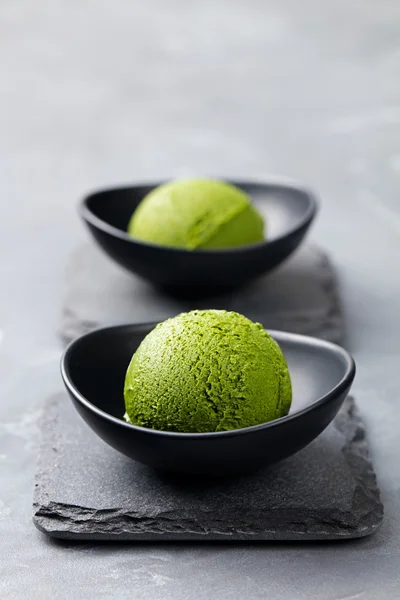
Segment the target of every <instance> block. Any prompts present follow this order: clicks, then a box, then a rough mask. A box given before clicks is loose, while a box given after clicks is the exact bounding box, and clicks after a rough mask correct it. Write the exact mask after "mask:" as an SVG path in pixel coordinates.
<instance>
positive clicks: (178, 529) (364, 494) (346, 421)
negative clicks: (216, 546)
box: [33, 399, 383, 542]
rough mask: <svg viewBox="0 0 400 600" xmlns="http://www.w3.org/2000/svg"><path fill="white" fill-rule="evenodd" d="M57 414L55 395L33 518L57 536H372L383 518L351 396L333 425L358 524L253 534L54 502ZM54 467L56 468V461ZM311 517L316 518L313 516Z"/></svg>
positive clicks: (47, 414)
mask: <svg viewBox="0 0 400 600" xmlns="http://www.w3.org/2000/svg"><path fill="white" fill-rule="evenodd" d="M57 418H58V408H57V403H56V401H55V400H54V399H53V400H50V401H49V402H48V403H47V405H46V408H45V411H44V415H43V417H42V421H41V429H42V432H43V443H42V448H41V452H40V458H39V464H38V470H37V475H36V483H35V494H34V515H33V522H34V524H35V526H36V527H37V528H38V529H39V531H41V532H43V533H45V534H47V535H48V536H50V537H53V538H59V539H65V540H82V541H102V540H103V541H104V540H106V541H113V540H114V541H205V542H207V541H234V542H236V541H318V540H319V541H327V540H332V541H333V540H349V539H353V538H359V537H364V536H367V535H370V534H372V533H374V532H375V531H376V530H377V529H378V528H379V527H380V525H381V523H382V519H383V505H382V503H381V501H380V494H379V489H378V487H377V484H376V476H375V473H374V471H373V466H372V463H371V460H370V458H369V453H368V447H367V441H366V431H365V427H364V424H363V422H362V420H361V418H360V416H359V413H358V410H357V407H356V405H355V403H354V401H353V400H352V399H350V400H349V401H348V402H347V405H346V411H345V413H344V414H343V413H342V415H341V416H340V417H337V419H336V420H335V425H336V426H337V427H338V428H339V430H340V431H341V432H342V433H343V434H344V435H345V437H346V439H347V443H346V444H345V445H344V447H343V449H342V452H343V454H344V455H345V457H346V459H348V460H347V462H348V464H349V466H350V469H351V471H352V473H353V476H354V477H355V479H356V481H357V483H358V485H357V487H356V491H355V496H354V499H355V500H356V499H357V505H358V504H359V503H360V502H361V504H362V511H361V513H359V514H357V522H356V524H355V526H354V527H351V528H350V527H346V528H343V526H342V525H341V523H340V515H337V517H338V518H337V522H336V523H333V522H331V523H328V522H327V523H324V522H322V521H321V520H320V521H319V522H318V531H314V532H313V531H310V523H307V520H306V521H305V522H304V523H298V522H296V523H292V524H291V526H290V527H287V528H279V529H277V530H273V529H265V530H262V531H254V532H252V533H249V532H245V531H240V530H237V529H236V530H235V528H232V530H231V531H230V532H229V531H228V532H227V531H225V532H224V533H221V531H220V530H221V527H214V529H213V528H212V526H211V527H210V526H209V525H208V526H207V523H206V522H205V523H203V524H201V523H199V522H198V521H194V520H193V519H192V520H191V521H188V522H186V523H185V522H183V525H185V524H186V526H187V528H186V530H185V529H183V527H182V522H181V523H180V524H178V525H177V524H176V523H175V531H174V530H173V529H174V523H173V522H170V523H167V521H164V522H163V519H162V518H160V517H158V528H160V526H161V528H162V527H165V525H166V524H168V526H169V528H170V529H169V530H168V531H166V530H164V531H162V530H160V529H159V530H158V531H155V530H154V521H157V517H156V519H153V520H152V519H149V520H148V521H149V522H148V523H146V519H141V520H140V519H139V521H138V520H137V519H135V518H134V517H130V516H129V515H127V514H124V512H123V511H122V512H121V511H120V510H119V509H114V510H113V509H107V510H96V509H91V508H88V507H78V506H73V505H68V504H63V503H57V502H53V501H51V499H50V498H49V497H48V496H47V494H46V492H45V489H46V478H47V477H48V473H49V469H48V461H49V456H48V453H49V449H50V448H52V450H53V453H54V456H56V454H57V451H58V450H57V440H56V439H55V436H54V431H55V428H54V422H55V419H57ZM46 465H47V467H46V468H45V466H46ZM53 466H54V467H56V460H54V465H53ZM354 504H355V502H354ZM308 516H309V517H310V518H311V519H312V518H313V515H308ZM121 517H122V519H121ZM121 520H122V521H123V525H122V526H121ZM118 521H119V523H118ZM89 524H90V525H89ZM116 524H117V525H116ZM88 525H89V527H88ZM293 525H294V527H293ZM194 526H195V527H196V528H197V531H193V530H192V531H191V530H190V527H194ZM307 527H308V528H309V529H308V530H306V528H307ZM324 527H325V528H324ZM89 529H90V530H89ZM199 530H200V531H199Z"/></svg>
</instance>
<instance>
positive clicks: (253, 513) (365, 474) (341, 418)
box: [34, 394, 383, 541]
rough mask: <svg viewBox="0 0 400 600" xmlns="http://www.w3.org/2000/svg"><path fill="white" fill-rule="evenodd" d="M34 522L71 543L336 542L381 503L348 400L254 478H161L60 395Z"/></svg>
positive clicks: (359, 529)
mask: <svg viewBox="0 0 400 600" xmlns="http://www.w3.org/2000/svg"><path fill="white" fill-rule="evenodd" d="M42 432H43V446H42V450H41V456H40V461H39V467H38V472H37V477H36V486H35V499H34V523H35V525H36V526H37V527H38V529H40V530H41V531H43V532H45V533H47V534H48V535H50V536H53V537H58V538H65V539H71V540H135V541H139V540H152V541H155V540H193V541H194V540H204V541H214V540H232V541H233V540H235V541H236V540H276V541H278V540H338V539H349V538H355V537H361V536H365V535H368V534H371V533H373V532H374V531H376V529H377V528H378V527H379V525H380V523H381V520H382V516H383V508H382V504H381V502H380V499H379V491H378V488H377V486H376V478H375V474H374V471H373V467H372V463H371V461H370V459H369V456H368V447H367V441H366V436H365V429H364V425H363V422H362V421H361V419H360V416H359V414H358V412H357V409H356V406H355V404H354V401H353V400H352V399H351V398H348V399H347V400H346V401H345V404H344V406H343V408H342V410H341V411H340V413H339V415H338V416H337V417H336V419H335V421H334V422H333V423H332V424H331V425H330V426H329V427H328V429H327V430H326V431H325V432H324V433H323V434H322V435H321V436H320V437H319V438H318V439H317V440H315V441H314V442H313V443H312V444H311V445H310V446H308V447H307V448H305V449H304V450H302V451H301V452H299V453H298V454H297V455H295V456H293V457H291V458H290V459H287V460H286V461H284V462H282V463H280V464H278V465H275V466H274V467H272V468H270V469H268V470H265V471H261V472H259V473H257V474H255V475H251V476H246V477H241V478H237V479H232V480H214V481H205V480H202V481H199V480H191V479H182V478H178V477H176V478H174V477H171V476H169V477H166V476H165V475H160V474H158V473H156V472H155V471H153V470H151V469H149V468H148V467H145V466H142V465H140V464H139V463H135V462H133V461H131V460H129V459H127V458H125V457H124V456H122V455H120V454H118V453H117V452H115V451H114V450H112V449H111V448H109V447H108V446H107V445H106V444H104V443H103V442H102V441H100V440H99V439H98V438H97V437H96V436H95V435H94V434H93V433H92V432H91V431H90V430H89V429H88V427H87V426H86V425H85V424H84V422H83V421H82V420H81V419H80V418H79V417H78V415H77V414H76V413H75V410H74V409H73V407H72V405H71V402H70V400H69V399H68V397H67V396H66V395H64V394H60V395H58V396H56V397H54V398H52V399H50V400H49V401H48V403H47V405H46V407H45V413H44V417H43V420H42Z"/></svg>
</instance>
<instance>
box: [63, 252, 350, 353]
mask: <svg viewBox="0 0 400 600" xmlns="http://www.w3.org/2000/svg"><path fill="white" fill-rule="evenodd" d="M194 308H225V309H227V310H235V311H237V312H240V313H243V314H245V315H246V316H247V317H249V318H250V319H252V320H254V321H259V322H261V323H262V324H263V325H265V327H268V328H269V329H279V330H283V331H292V332H295V333H303V334H308V335H316V336H318V337H322V338H325V339H328V340H331V341H334V342H340V341H342V339H343V332H344V325H343V314H342V310H341V306H340V302H339V298H338V294H337V286H336V277H335V273H334V270H333V266H332V264H331V262H330V260H329V258H328V256H327V255H326V254H325V253H324V252H323V251H322V250H320V249H319V248H317V247H315V246H307V245H306V246H303V247H302V248H301V249H300V250H299V251H298V252H297V253H296V254H295V255H294V256H293V257H292V258H290V259H289V260H288V261H287V262H286V263H285V264H284V265H283V266H282V267H281V268H279V269H278V270H277V271H275V272H274V273H272V274H270V275H268V276H265V277H261V278H260V279H258V280H256V281H254V282H253V283H251V284H250V285H248V286H247V287H245V288H243V289H241V290H239V291H236V292H235V293H233V294H232V293H230V294H227V295H221V296H218V297H214V298H207V299H203V300H199V299H195V300H192V301H188V300H186V301H183V300H176V299H173V298H171V297H168V296H166V295H165V294H163V293H162V292H160V291H157V290H155V289H154V288H153V286H151V285H149V284H148V283H146V282H145V281H142V280H141V279H139V278H137V277H135V276H133V275H131V274H130V273H125V271H123V270H122V269H120V268H119V267H118V266H115V265H114V263H113V262H111V260H110V259H108V257H107V256H106V255H105V254H103V253H102V252H101V251H100V250H98V249H97V247H95V246H94V245H91V244H90V245H89V244H88V245H85V246H82V247H80V248H78V249H77V250H76V251H75V253H73V255H72V257H71V259H70V261H69V265H68V277H67V291H66V295H65V299H64V304H63V308H62V316H61V323H60V333H61V336H62V338H63V339H64V340H66V341H69V340H71V339H73V338H75V337H77V336H79V335H81V334H82V333H86V332H87V331H90V330H91V329H94V328H96V327H100V326H103V325H111V324H115V323H129V322H132V323H139V322H142V323H143V322H144V323H145V322H148V321H162V320H164V319H166V318H167V317H171V316H174V315H176V314H178V313H180V312H183V311H187V310H191V309H194Z"/></svg>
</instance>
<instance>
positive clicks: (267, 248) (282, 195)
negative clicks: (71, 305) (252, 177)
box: [79, 181, 316, 291]
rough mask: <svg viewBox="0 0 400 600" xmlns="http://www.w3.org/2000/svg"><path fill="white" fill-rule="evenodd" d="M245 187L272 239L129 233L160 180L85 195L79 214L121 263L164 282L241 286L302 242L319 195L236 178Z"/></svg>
mask: <svg viewBox="0 0 400 600" xmlns="http://www.w3.org/2000/svg"><path fill="white" fill-rule="evenodd" d="M232 183H234V184H235V185H237V186H238V187H240V188H242V189H243V190H245V191H246V192H247V193H248V194H250V196H251V197H252V199H253V202H254V204H255V205H256V206H257V207H258V209H259V210H260V211H261V213H263V214H264V216H265V217H266V221H267V237H268V241H266V242H262V243H258V244H252V245H249V246H242V247H240V248H231V249H226V250H184V249H177V248H167V247H165V246H158V245H155V244H149V243H146V242H141V241H140V240H137V239H134V238H132V237H131V236H129V235H128V234H127V233H126V229H127V226H128V222H129V219H130V217H131V215H132V213H133V212H134V211H135V209H136V207H137V206H138V204H139V202H140V201H141V200H142V198H143V197H144V196H145V195H146V194H147V193H148V192H150V190H152V189H153V188H154V187H156V185H159V183H155V184H153V185H136V186H131V187H126V188H115V189H109V190H103V191H99V192H96V193H93V194H91V195H90V196H88V197H87V198H85V199H84V200H83V201H82V203H81V205H80V208H79V211H80V214H81V216H82V218H83V220H84V221H85V223H86V225H87V226H88V227H89V230H90V232H91V233H92V235H93V237H94V238H95V240H96V241H97V242H98V244H99V245H100V246H101V248H103V250H104V251H105V252H106V253H107V254H108V255H109V256H110V257H111V258H112V259H114V260H115V261H116V262H117V263H119V264H120V265H121V266H122V267H125V268H126V269H128V270H129V271H131V272H132V273H135V275H139V276H140V277H143V278H145V279H148V280H149V281H151V282H152V283H153V284H156V285H158V286H162V287H168V288H175V290H176V291H178V290H179V288H188V287H194V288H203V291H204V290H205V289H206V290H207V289H209V290H210V291H214V290H215V288H218V289H221V288H222V289H223V288H227V287H228V288H234V287H240V286H242V285H243V284H245V283H246V282H248V281H250V280H251V279H253V278H255V277H258V276H260V275H262V274H263V273H266V272H268V271H270V270H271V269H273V268H275V267H276V266H277V265H279V264H280V263H281V262H282V261H284V260H285V259H286V258H287V257H288V256H289V255H290V254H292V252H293V251H294V250H295V249H296V248H297V246H298V245H299V244H300V242H301V240H302V239H303V237H304V235H305V234H306V232H307V229H308V228H309V226H310V224H311V222H312V220H313V218H314V216H315V213H316V201H315V199H314V197H313V196H312V195H311V194H310V192H308V191H307V190H305V189H303V188H302V187H300V186H298V185H295V184H292V183H273V182H271V183H250V182H240V181H239V182H238V181H233V182H232Z"/></svg>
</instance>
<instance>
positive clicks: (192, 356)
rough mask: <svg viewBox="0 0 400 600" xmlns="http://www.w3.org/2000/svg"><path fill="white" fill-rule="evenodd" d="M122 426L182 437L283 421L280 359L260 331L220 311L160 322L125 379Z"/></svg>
mask: <svg viewBox="0 0 400 600" xmlns="http://www.w3.org/2000/svg"><path fill="white" fill-rule="evenodd" d="M124 396H125V406H126V417H125V418H126V419H127V420H128V421H130V422H131V423H133V424H135V425H140V426H142V427H149V428H152V429H159V430H164V431H180V432H186V433H194V432H199V433H201V432H211V431H226V430H230V429H238V428H241V427H249V426H251V425H258V424H261V423H265V422H267V421H271V420H273V419H277V418H279V417H282V416H285V415H286V414H287V413H288V412H289V408H290V405H291V399H292V388H291V382H290V376H289V372H288V368H287V365H286V361H285V358H284V356H283V354H282V352H281V350H280V348H279V346H278V344H277V343H276V342H275V341H274V340H273V339H272V337H271V336H270V335H269V334H268V333H267V332H266V331H264V329H263V327H262V325H260V324H259V323H253V322H252V321H250V320H249V319H247V318H246V317H244V316H242V315H240V314H238V313H235V312H227V311H224V310H195V311H192V312H189V313H182V314H180V315H178V316H177V317H174V318H172V319H168V320H167V321H164V322H163V323H160V324H159V325H157V326H156V327H155V329H153V331H151V332H150V333H149V334H148V335H147V336H146V337H145V339H144V340H143V341H142V343H141V344H140V346H139V348H138V349H137V351H136V352H135V354H134V355H133V357H132V360H131V362H130V364H129V367H128V370H127V373H126V379H125V388H124Z"/></svg>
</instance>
